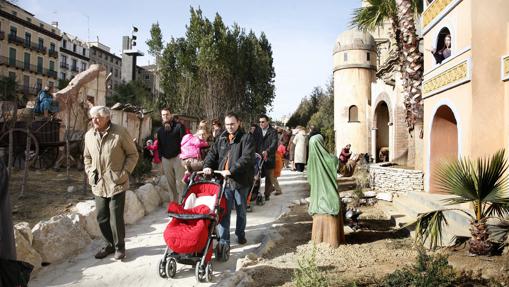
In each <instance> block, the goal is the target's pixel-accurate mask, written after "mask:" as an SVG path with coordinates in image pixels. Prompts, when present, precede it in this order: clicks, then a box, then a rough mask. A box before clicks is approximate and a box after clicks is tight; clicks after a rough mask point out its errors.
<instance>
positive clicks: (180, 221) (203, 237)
mask: <svg viewBox="0 0 509 287" xmlns="http://www.w3.org/2000/svg"><path fill="white" fill-rule="evenodd" d="M202 174H203V172H195V173H193V174H192V175H191V177H190V182H189V185H188V186H187V188H186V189H185V190H184V195H183V200H182V204H180V205H179V204H177V203H175V202H170V204H169V205H168V215H169V216H170V217H171V218H172V219H171V221H170V223H168V225H167V226H166V229H165V231H164V240H165V242H166V245H167V248H166V250H165V252H164V255H163V258H162V259H161V260H160V261H159V268H158V271H159V276H161V277H163V278H173V277H175V274H176V270H177V262H178V263H181V264H186V265H194V266H195V268H196V269H195V275H196V279H197V280H198V282H203V281H207V282H210V281H211V280H212V263H211V260H212V253H213V250H214V248H213V247H214V246H213V245H214V244H213V243H214V239H216V240H218V236H217V235H216V226H217V224H218V223H219V222H220V221H221V218H222V217H223V214H224V212H225V210H226V208H227V203H226V197H224V196H223V193H224V187H225V184H226V180H224V179H222V178H220V176H219V177H218V176H217V175H218V174H219V175H220V173H219V172H214V178H213V179H210V180H209V179H205V178H204V177H203V176H202ZM217 250H218V249H216V254H215V256H216V259H218V260H221V261H227V260H228V258H229V256H230V250H229V248H222V249H221V250H220V251H221V254H218V253H217Z"/></svg>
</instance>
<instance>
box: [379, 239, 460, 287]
mask: <svg viewBox="0 0 509 287" xmlns="http://www.w3.org/2000/svg"><path fill="white" fill-rule="evenodd" d="M455 278H456V276H455V273H454V270H453V268H452V266H450V265H449V262H448V260H447V257H446V256H443V255H428V254H426V251H425V250H424V249H423V248H420V249H419V255H418V256H417V263H416V264H415V265H412V266H409V267H404V268H402V269H400V270H396V271H395V272H393V273H391V274H389V275H387V276H386V277H385V278H384V279H383V286H386V287H401V286H415V287H440V286H454V285H453V282H454V280H455Z"/></svg>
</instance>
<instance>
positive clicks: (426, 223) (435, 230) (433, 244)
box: [415, 210, 448, 250]
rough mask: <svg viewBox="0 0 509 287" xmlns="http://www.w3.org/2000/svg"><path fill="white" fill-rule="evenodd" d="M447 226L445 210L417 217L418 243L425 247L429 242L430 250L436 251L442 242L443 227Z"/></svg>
mask: <svg viewBox="0 0 509 287" xmlns="http://www.w3.org/2000/svg"><path fill="white" fill-rule="evenodd" d="M444 225H445V226H447V225H448V223H447V219H446V218H445V216H444V211H443V210H435V211H431V212H427V213H423V214H421V215H419V217H417V220H416V225H415V233H416V237H415V240H416V241H420V242H421V243H422V244H423V245H424V244H425V243H426V241H428V240H429V248H430V249H433V250H434V249H436V248H437V247H438V246H439V244H440V243H441V242H442V226H444Z"/></svg>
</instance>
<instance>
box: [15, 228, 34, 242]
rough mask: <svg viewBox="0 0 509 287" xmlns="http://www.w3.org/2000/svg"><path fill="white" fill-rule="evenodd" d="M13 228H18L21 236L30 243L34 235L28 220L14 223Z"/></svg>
mask: <svg viewBox="0 0 509 287" xmlns="http://www.w3.org/2000/svg"><path fill="white" fill-rule="evenodd" d="M14 229H16V230H18V231H19V233H21V235H23V237H25V239H26V240H27V241H28V243H30V245H32V241H33V239H34V235H33V234H32V228H30V224H29V223H28V222H19V223H16V225H14Z"/></svg>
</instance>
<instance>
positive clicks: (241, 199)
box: [217, 187, 249, 245]
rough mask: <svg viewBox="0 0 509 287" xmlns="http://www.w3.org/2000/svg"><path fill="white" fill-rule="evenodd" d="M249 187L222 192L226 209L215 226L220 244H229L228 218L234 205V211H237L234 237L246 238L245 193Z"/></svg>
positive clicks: (228, 189) (228, 188)
mask: <svg viewBox="0 0 509 287" xmlns="http://www.w3.org/2000/svg"><path fill="white" fill-rule="evenodd" d="M248 192H249V187H242V188H239V189H232V188H230V187H226V188H225V190H224V196H225V197H226V202H227V208H226V213H225V214H224V215H223V219H222V220H221V222H220V223H219V225H218V226H217V234H218V235H219V242H220V243H221V244H228V245H229V244H230V217H231V212H232V208H233V204H235V210H236V211H237V224H236V226H235V235H237V237H238V238H245V237H246V233H245V230H246V203H247V193H248Z"/></svg>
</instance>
